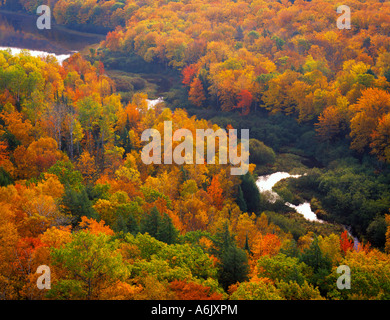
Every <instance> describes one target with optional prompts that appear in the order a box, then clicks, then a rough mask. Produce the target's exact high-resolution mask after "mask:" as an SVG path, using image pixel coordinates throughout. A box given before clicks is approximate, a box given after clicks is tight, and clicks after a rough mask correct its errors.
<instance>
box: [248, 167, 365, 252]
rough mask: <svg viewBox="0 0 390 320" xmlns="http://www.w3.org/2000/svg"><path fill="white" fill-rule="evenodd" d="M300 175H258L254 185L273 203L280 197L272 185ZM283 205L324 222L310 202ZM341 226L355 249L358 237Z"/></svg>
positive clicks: (280, 173) (347, 227)
mask: <svg viewBox="0 0 390 320" xmlns="http://www.w3.org/2000/svg"><path fill="white" fill-rule="evenodd" d="M301 176H302V175H299V174H296V175H291V174H289V173H287V172H275V173H272V174H269V175H265V176H260V177H258V179H257V181H256V185H257V187H258V189H259V191H260V193H262V194H264V195H266V196H267V198H268V201H269V202H271V203H275V202H276V200H278V199H280V196H279V195H278V194H277V193H276V192H275V191H273V190H272V188H273V187H274V185H275V184H277V183H278V182H279V181H280V180H283V179H287V178H299V177H301ZM285 205H286V206H288V207H290V208H292V209H294V210H295V211H296V212H298V213H300V214H302V215H303V216H304V217H305V218H306V219H307V220H310V221H315V222H320V223H324V221H323V220H321V219H318V218H317V215H316V214H315V213H314V212H313V211H312V210H311V206H310V203H309V202H307V201H305V202H304V203H301V204H299V205H297V206H295V205H293V204H291V203H289V202H286V203H285ZM343 228H344V230H347V232H348V235H349V236H350V237H352V238H353V243H354V248H355V250H357V249H358V246H359V239H358V238H357V237H355V236H354V235H352V233H351V228H350V227H349V226H344V225H343Z"/></svg>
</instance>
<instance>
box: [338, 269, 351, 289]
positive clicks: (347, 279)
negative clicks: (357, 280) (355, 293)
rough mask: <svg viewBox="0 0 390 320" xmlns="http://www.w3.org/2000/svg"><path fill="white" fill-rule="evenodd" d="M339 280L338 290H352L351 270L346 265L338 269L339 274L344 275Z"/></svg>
mask: <svg viewBox="0 0 390 320" xmlns="http://www.w3.org/2000/svg"><path fill="white" fill-rule="evenodd" d="M343 272H344V274H342V275H341V276H340V277H338V278H337V289H340V290H343V289H351V269H350V268H349V267H348V266H346V265H341V266H339V267H338V268H337V273H343Z"/></svg>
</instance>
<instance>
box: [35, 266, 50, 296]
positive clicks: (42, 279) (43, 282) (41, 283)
mask: <svg viewBox="0 0 390 320" xmlns="http://www.w3.org/2000/svg"><path fill="white" fill-rule="evenodd" d="M42 272H44V273H43V275H41V276H39V277H38V279H37V287H38V289H40V290H42V289H50V288H51V286H50V281H51V276H50V268H49V267H48V266H47V265H41V266H39V267H38V269H37V273H39V274H41V273H42Z"/></svg>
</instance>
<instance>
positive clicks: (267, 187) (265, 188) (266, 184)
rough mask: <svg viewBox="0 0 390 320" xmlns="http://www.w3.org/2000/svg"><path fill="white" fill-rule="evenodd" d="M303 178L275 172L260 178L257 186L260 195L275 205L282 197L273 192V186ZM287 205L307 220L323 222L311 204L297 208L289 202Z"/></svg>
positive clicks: (305, 203) (306, 203) (307, 203)
mask: <svg viewBox="0 0 390 320" xmlns="http://www.w3.org/2000/svg"><path fill="white" fill-rule="evenodd" d="M301 176H302V175H300V174H296V175H291V174H289V173H287V172H275V173H272V174H269V175H266V176H260V177H259V178H258V179H257V181H256V185H257V187H258V188H259V191H260V193H263V194H266V195H267V197H268V201H270V202H272V203H275V201H276V200H278V199H280V197H279V195H278V194H277V193H276V192H275V191H273V190H272V188H273V186H274V185H275V184H277V183H278V182H279V181H280V180H283V179H287V178H299V177H301ZM285 204H286V206H288V207H290V208H292V209H294V210H295V211H296V212H298V213H300V214H302V215H303V216H304V217H305V218H306V219H307V220H310V221H317V222H321V223H322V222H323V220H320V219H318V218H317V216H316V214H315V213H314V212H313V211H312V210H311V207H310V203H309V202H307V201H306V202H304V203H302V204H299V205H297V206H296V205H293V204H291V203H289V202H286V203H285Z"/></svg>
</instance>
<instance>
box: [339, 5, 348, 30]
mask: <svg viewBox="0 0 390 320" xmlns="http://www.w3.org/2000/svg"><path fill="white" fill-rule="evenodd" d="M337 13H342V15H341V16H340V17H338V18H337V28H339V29H341V30H342V29H351V8H350V7H348V6H345V5H342V6H339V7H337Z"/></svg>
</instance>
